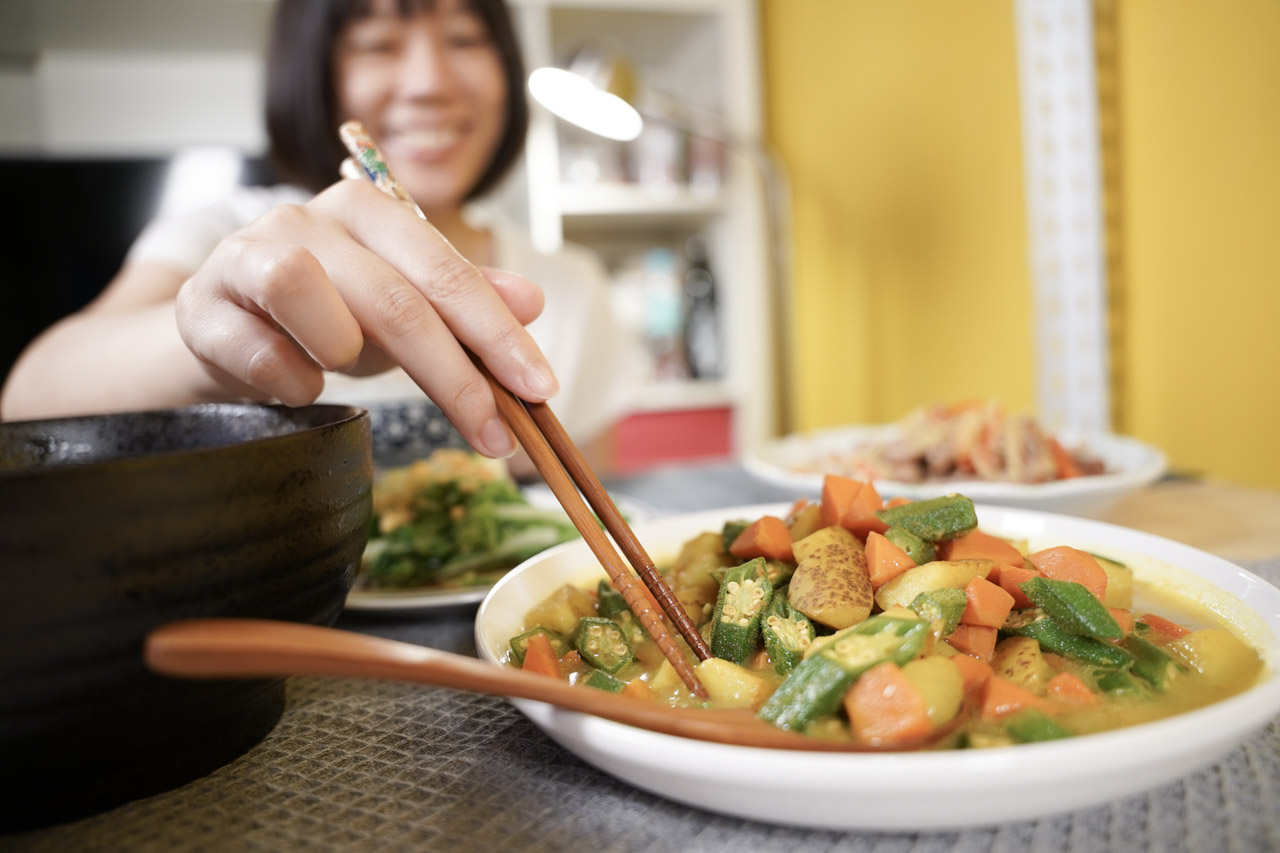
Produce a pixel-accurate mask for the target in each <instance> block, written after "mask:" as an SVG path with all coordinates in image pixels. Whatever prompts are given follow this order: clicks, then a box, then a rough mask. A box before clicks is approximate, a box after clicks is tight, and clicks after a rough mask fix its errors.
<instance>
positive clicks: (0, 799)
mask: <svg viewBox="0 0 1280 853" xmlns="http://www.w3.org/2000/svg"><path fill="white" fill-rule="evenodd" d="M372 478H373V462H372V455H371V439H370V429H369V416H368V413H367V412H366V411H365V410H363V409H359V408H354V407H348V406H309V407H304V408H298V409H287V408H283V407H277V406H255V405H238V404H210V405H200V406H193V407H189V408H184V409H174V410H167V411H153V412H141V413H128V414H118V415H103V416H94V417H81V418H66V419H59V420H48V421H23V422H12V423H4V424H0V577H2V578H3V581H4V583H3V586H2V587H0V767H3V771H2V772H0V831H8V830H14V829H19V828H24V827H32V826H39V825H43V824H48V823H53V822H59V821H64V820H69V819H72V818H75V817H79V816H82V815H85V814H89V813H92V812H95V811H100V810H102V809H106V808H110V807H112V806H115V805H118V804H120V803H123V802H125V801H128V800H131V799H136V798H138V797H142V796H147V795H150V794H153V793H157V792H159V791H163V790H167V789H169V788H172V787H175V786H177V785H180V784H183V783H185V782H187V781H189V780H191V779H194V778H197V777H199V776H202V775H204V774H206V773H208V772H210V771H212V770H213V769H215V768H217V767H219V766H221V765H223V764H225V763H226V762H228V761H230V760H231V759H233V758H235V757H236V756H238V755H240V754H241V753H243V752H245V751H246V750H248V749H249V748H250V747H252V746H253V745H254V744H256V743H258V741H259V740H261V739H262V738H263V737H264V736H265V735H266V734H267V732H269V731H270V730H271V728H272V727H273V726H274V725H275V724H276V722H277V721H278V720H279V718H280V714H281V712H282V710H283V708H284V682H283V680H279V679H275V680H263V681H186V680H178V679H170V678H165V677H162V676H158V675H154V674H152V673H150V672H149V671H148V670H147V669H146V668H145V667H144V665H143V663H142V656H141V650H142V641H143V637H144V636H145V635H146V634H147V632H148V631H150V630H151V629H152V628H154V627H156V626H157V625H161V624H163V623H166V622H169V621H172V620H176V619H187V618H193V617H205V616H248V617H266V618H274V619H288V620H293V621H298V622H312V623H320V624H331V623H332V622H333V621H335V620H336V619H337V617H338V614H339V613H340V612H341V610H342V604H343V600H344V599H345V597H346V594H347V590H348V589H349V588H350V586H351V582H352V580H353V579H354V577H355V572H356V569H357V567H358V565H359V561H360V554H361V551H362V550H363V548H364V544H365V541H366V537H367V535H368V525H369V514H370V488H371V482H372Z"/></svg>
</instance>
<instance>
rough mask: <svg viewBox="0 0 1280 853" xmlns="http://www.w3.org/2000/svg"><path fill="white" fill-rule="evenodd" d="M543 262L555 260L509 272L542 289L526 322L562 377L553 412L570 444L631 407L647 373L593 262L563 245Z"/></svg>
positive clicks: (602, 427) (589, 436) (644, 361)
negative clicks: (536, 313) (538, 308)
mask: <svg viewBox="0 0 1280 853" xmlns="http://www.w3.org/2000/svg"><path fill="white" fill-rule="evenodd" d="M548 260H549V261H554V262H553V263H552V262H548V263H545V264H538V263H530V264H529V265H528V268H527V270H526V269H520V268H516V269H515V270H513V271H514V272H517V273H520V274H521V275H524V276H525V277H526V278H529V279H531V280H533V281H534V282H535V283H537V284H539V285H540V286H541V287H542V288H543V290H544V291H545V293H546V307H545V308H544V309H543V313H542V316H540V317H539V318H538V319H537V320H535V321H533V322H532V323H530V324H529V333H530V334H531V335H533V338H534V340H535V341H537V343H538V346H540V347H541V348H542V351H543V353H544V354H545V355H546V356H547V360H548V361H549V362H550V363H551V368H552V370H554V371H555V373H556V377H557V378H558V379H559V380H560V388H561V390H560V393H559V394H558V395H556V397H554V398H553V399H552V400H551V401H550V404H551V407H552V409H553V410H554V411H555V413H556V416H557V417H559V419H560V421H561V422H562V423H563V424H564V427H565V429H566V430H567V431H568V433H569V435H570V436H571V437H572V438H573V439H574V440H575V441H579V442H586V441H589V440H591V439H593V438H596V437H597V436H599V435H600V434H601V433H603V432H604V431H605V430H606V429H608V428H609V427H610V426H612V425H613V423H614V422H616V421H617V420H618V418H620V417H622V416H623V415H625V414H626V413H627V411H628V410H629V409H630V408H631V407H632V405H633V403H634V394H635V393H636V391H637V390H638V389H639V388H640V387H642V385H643V382H644V379H645V377H646V375H647V370H648V368H647V359H646V357H645V355H644V352H643V350H642V349H641V345H640V342H639V340H638V339H637V338H636V336H635V334H634V332H633V331H632V330H631V329H629V328H628V327H626V326H625V325H624V324H623V323H622V322H621V321H620V320H619V319H618V317H617V316H616V314H615V312H614V309H613V305H612V302H611V301H610V299H609V292H608V278H607V274H606V272H605V269H604V266H603V264H601V263H600V261H599V259H598V258H596V256H595V255H593V254H591V253H589V252H587V251H586V250H583V249H578V248H576V247H568V248H567V249H566V250H565V251H563V252H561V253H560V254H559V255H556V256H554V257H553V258H551V259H548Z"/></svg>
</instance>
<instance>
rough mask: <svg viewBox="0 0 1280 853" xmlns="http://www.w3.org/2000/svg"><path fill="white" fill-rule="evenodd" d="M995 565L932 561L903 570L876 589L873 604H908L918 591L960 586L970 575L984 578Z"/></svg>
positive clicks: (971, 578) (974, 562)
mask: <svg viewBox="0 0 1280 853" xmlns="http://www.w3.org/2000/svg"><path fill="white" fill-rule="evenodd" d="M994 565H995V563H994V562H992V561H991V560H934V561H933V562H931V563H925V564H924V565H921V566H916V567H915V568H913V569H907V570H906V571H905V572H903V573H902V574H900V575H898V576H897V577H896V578H893V579H891V580H889V581H886V582H885V583H884V584H883V585H881V587H880V589H878V590H876V603H877V604H879V605H880V608H881V609H882V610H888V609H889V608H890V607H893V606H894V605H895V604H897V605H901V606H903V607H910V606H911V602H913V601H915V600H916V596H917V595H919V594H920V593H922V592H932V591H933V590H935V589H943V588H945V587H950V588H952V589H964V588H965V586H966V585H967V584H968V583H969V581H971V580H973V579H974V578H985V577H986V576H987V575H989V574H990V573H991V568H992V567H993V566H994Z"/></svg>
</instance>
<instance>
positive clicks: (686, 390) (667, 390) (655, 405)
mask: <svg viewBox="0 0 1280 853" xmlns="http://www.w3.org/2000/svg"><path fill="white" fill-rule="evenodd" d="M732 405H734V394H733V391H732V390H731V389H730V388H729V386H728V385H727V384H725V383H724V382H722V381H717V380H697V379H690V380H685V381H675V380H672V381H669V382H659V381H653V382H650V383H649V384H648V385H646V386H645V387H644V389H643V390H642V391H641V392H640V393H639V394H637V395H636V403H635V405H634V406H633V408H632V412H633V413H639V412H669V411H684V410H688V409H711V408H716V407H720V406H732Z"/></svg>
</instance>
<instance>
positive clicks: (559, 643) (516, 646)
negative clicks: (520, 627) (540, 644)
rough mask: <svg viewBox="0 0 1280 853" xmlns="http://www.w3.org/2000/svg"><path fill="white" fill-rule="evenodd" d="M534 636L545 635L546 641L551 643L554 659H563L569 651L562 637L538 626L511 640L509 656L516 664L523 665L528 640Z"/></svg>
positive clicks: (566, 642)
mask: <svg viewBox="0 0 1280 853" xmlns="http://www.w3.org/2000/svg"><path fill="white" fill-rule="evenodd" d="M534 634H546V635H547V639H548V640H550V641H551V650H552V651H554V652H555V653H556V657H563V656H564V655H565V653H567V652H568V651H569V642H568V641H567V640H566V639H565V638H564V637H562V636H560V635H559V634H557V633H556V632H555V631H552V630H550V629H549V628H543V627H542V626H541V625H539V626H538V627H537V628H530V629H529V630H528V631H525V632H524V633H523V634H516V635H515V636H514V637H512V638H511V654H512V655H514V656H515V659H516V663H517V664H524V655H525V652H527V651H528V650H529V638H530V637H532V636H533V635H534Z"/></svg>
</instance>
